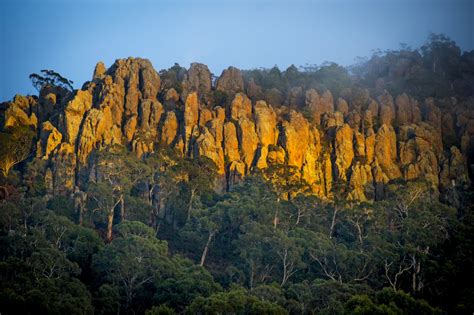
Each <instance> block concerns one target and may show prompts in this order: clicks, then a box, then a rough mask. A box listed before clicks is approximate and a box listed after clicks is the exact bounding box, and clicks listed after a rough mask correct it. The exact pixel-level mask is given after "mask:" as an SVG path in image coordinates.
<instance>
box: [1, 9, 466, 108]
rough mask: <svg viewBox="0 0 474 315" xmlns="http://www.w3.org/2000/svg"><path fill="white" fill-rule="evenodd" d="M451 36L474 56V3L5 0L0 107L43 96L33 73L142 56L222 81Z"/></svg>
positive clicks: (78, 76) (86, 76)
mask: <svg viewBox="0 0 474 315" xmlns="http://www.w3.org/2000/svg"><path fill="white" fill-rule="evenodd" d="M430 32H434V33H444V34H446V35H448V36H449V37H451V39H453V40H455V41H456V42H457V44H458V45H459V46H460V47H461V49H462V50H463V51H466V50H473V49H474V0H430V1H429V0H398V1H395V0H314V1H305V0H286V1H283V0H274V1H271V0H254V1H252V0H241V1H237V0H220V1H219V0H210V1H206V0H203V1H198V0H174V1H172V0H167V1H159V0H156V1H151V0H102V1H101V0H95V1H93V0H75V1H73V0H63V1H60V0H28V1H27V0H0V102H1V101H6V100H10V99H11V98H12V97H13V96H14V95H15V94H17V93H19V94H36V93H37V92H36V90H35V89H34V88H33V86H32V85H31V82H30V81H29V79H28V76H29V74H30V73H33V72H39V71H40V70H41V69H53V70H55V71H57V72H59V73H61V74H62V75H63V76H65V77H67V78H69V79H71V80H73V81H74V87H75V88H80V87H81V86H82V84H83V83H84V82H85V81H87V80H90V79H91V76H92V72H93V70H94V67H95V64H96V63H97V62H98V61H103V62H105V64H106V65H107V66H110V65H112V64H113V62H114V61H115V60H116V59H118V58H127V57H130V56H132V57H143V58H148V59H149V60H151V62H152V63H153V65H154V67H155V69H156V70H157V71H158V70H160V69H164V68H169V67H171V66H172V65H173V64H174V63H175V62H178V63H179V64H180V65H182V66H185V67H189V64H190V63H191V62H202V63H205V64H207V65H208V66H209V68H210V70H211V71H212V72H213V73H214V74H216V75H219V74H220V73H221V71H222V70H223V69H225V68H227V67H228V66H230V65H233V66H236V67H238V68H240V69H251V68H259V67H272V66H274V65H278V67H279V68H280V69H282V70H284V69H286V68H287V67H288V66H290V65H291V64H295V65H296V66H300V65H305V64H307V63H308V64H321V63H323V62H324V61H333V62H336V63H338V64H341V65H350V64H352V63H354V61H355V58H356V57H358V56H370V55H371V54H372V51H373V50H374V49H381V50H386V49H396V48H398V47H399V44H400V43H406V44H408V45H410V46H411V47H414V48H416V47H419V46H421V45H422V44H423V43H424V42H425V40H426V38H427V36H428V35H429V33H430Z"/></svg>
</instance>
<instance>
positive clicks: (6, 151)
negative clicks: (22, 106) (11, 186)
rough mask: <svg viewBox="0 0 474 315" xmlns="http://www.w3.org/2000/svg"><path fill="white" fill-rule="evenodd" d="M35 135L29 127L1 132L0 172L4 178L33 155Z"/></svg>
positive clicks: (17, 127) (18, 127) (13, 128)
mask: <svg viewBox="0 0 474 315" xmlns="http://www.w3.org/2000/svg"><path fill="white" fill-rule="evenodd" d="M34 137H35V133H34V131H33V130H31V129H30V127H28V126H16V127H10V128H8V129H7V130H5V131H4V132H0V170H1V171H2V175H3V177H4V178H7V177H8V173H9V172H10V170H11V169H12V168H13V167H14V166H15V165H17V164H18V163H20V162H22V161H24V160H25V159H27V158H28V156H29V155H30V154H31V150H32V145H33V140H34Z"/></svg>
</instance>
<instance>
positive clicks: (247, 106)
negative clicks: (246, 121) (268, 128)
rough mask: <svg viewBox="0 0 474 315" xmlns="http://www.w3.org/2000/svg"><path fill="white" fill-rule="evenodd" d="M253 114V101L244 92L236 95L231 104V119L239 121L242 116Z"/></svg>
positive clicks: (248, 116)
mask: <svg viewBox="0 0 474 315" xmlns="http://www.w3.org/2000/svg"><path fill="white" fill-rule="evenodd" d="M251 116H252V101H251V100H250V99H249V98H248V97H247V95H245V94H243V93H238V94H237V95H235V97H234V99H233V100H232V103H231V104H230V119H233V120H235V121H238V120H239V119H240V118H241V117H244V118H250V117H251Z"/></svg>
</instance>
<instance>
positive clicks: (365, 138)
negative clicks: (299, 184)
mask: <svg viewBox="0 0 474 315" xmlns="http://www.w3.org/2000/svg"><path fill="white" fill-rule="evenodd" d="M212 82H213V80H212V75H211V72H210V71H209V69H208V68H207V66H205V65H202V64H196V63H194V64H192V65H191V67H190V69H189V70H188V71H187V73H186V74H185V75H184V77H183V80H182V81H181V82H180V83H181V85H180V86H181V91H177V90H176V89H175V88H170V87H162V85H161V79H160V75H159V74H158V72H156V71H155V69H154V68H153V66H152V65H151V63H150V62H149V61H148V60H146V59H139V58H128V59H120V60H117V61H116V62H115V63H114V64H113V65H112V66H111V67H109V68H108V69H107V68H106V67H105V65H104V64H103V63H98V64H97V66H96V68H95V70H94V74H93V78H92V80H91V81H90V82H86V83H85V84H84V85H83V87H82V89H80V90H76V91H74V92H73V93H69V94H68V93H64V91H63V90H61V89H45V90H44V91H41V93H40V96H39V97H38V98H35V97H31V96H27V97H24V96H16V97H15V98H14V99H13V100H12V101H11V102H8V103H4V104H2V106H3V109H2V111H3V114H2V115H3V116H4V117H3V125H4V127H8V126H15V125H30V126H32V127H33V128H35V129H36V130H37V134H38V140H37V145H36V152H35V155H36V157H37V158H39V159H43V160H45V161H46V162H47V165H48V169H47V174H48V176H45V180H46V181H49V183H47V186H50V187H52V190H53V191H54V192H55V193H60V194H68V193H72V192H73V191H75V190H77V189H81V188H82V187H83V186H84V184H85V182H86V181H87V180H88V178H89V176H90V172H91V169H92V168H93V165H92V163H93V159H92V158H91V156H93V153H94V152H95V151H96V150H101V149H103V148H106V147H107V146H110V145H114V144H120V145H124V146H126V147H128V148H129V149H130V150H133V151H134V152H135V153H136V155H137V156H138V157H141V156H143V155H146V154H148V153H150V152H153V151H156V150H159V149H160V148H163V147H171V148H173V149H175V150H176V151H177V152H178V154H179V155H181V156H189V157H196V156H206V157H208V158H210V159H211V160H212V161H214V163H215V164H216V166H217V170H218V173H219V176H220V177H221V182H222V183H223V184H222V185H221V186H222V188H225V189H230V188H231V187H232V185H233V184H235V183H236V182H237V181H238V180H239V179H241V178H243V177H244V176H246V175H247V174H249V173H250V172H252V171H254V170H263V171H265V170H267V169H269V168H270V167H272V166H289V167H292V168H294V169H295V170H297V174H298V175H297V176H299V178H300V179H302V180H303V182H304V183H305V186H306V188H307V191H308V192H310V193H313V194H315V195H317V196H319V197H321V198H331V197H332V193H333V187H335V186H336V185H337V186H338V187H339V185H340V184H341V183H342V184H344V186H345V187H347V193H348V197H349V198H350V199H354V200H359V201H364V200H374V199H376V200H378V199H382V198H383V195H384V185H385V184H387V183H388V182H389V181H392V180H398V179H403V180H413V179H425V180H427V181H428V182H429V183H431V185H432V187H433V189H434V190H435V191H440V192H443V191H445V190H447V189H450V187H453V186H466V185H469V184H470V179H469V175H468V174H469V172H468V168H469V167H468V163H469V161H473V156H472V151H473V149H474V111H472V110H470V108H473V107H472V104H471V106H469V104H467V103H466V101H463V102H460V101H458V100H456V99H454V98H451V99H447V100H435V99H432V98H428V99H426V100H422V101H420V100H415V99H414V98H412V97H410V96H409V95H406V94H401V95H396V96H395V97H393V96H392V95H390V94H388V93H387V92H385V93H384V94H382V95H379V96H378V97H377V98H370V97H369V98H368V99H367V101H366V102H365V103H364V104H363V105H362V106H359V105H357V104H352V103H351V101H350V100H346V99H343V98H338V99H336V100H334V98H333V96H332V94H331V92H330V91H329V90H326V91H323V92H318V91H317V90H316V89H313V88H311V89H308V90H306V91H305V90H303V89H302V88H301V87H300V88H296V89H295V88H293V89H291V93H290V94H289V95H288V97H287V100H286V103H285V104H283V106H281V104H272V103H270V102H269V100H271V98H270V99H269V98H265V97H263V96H262V89H261V87H259V86H258V85H257V84H256V83H255V82H253V81H250V82H244V79H243V76H242V74H241V72H240V71H239V70H238V69H236V68H233V67H230V68H228V69H227V70H224V71H223V73H222V75H221V76H220V77H219V78H218V79H217V81H216V84H215V85H214V84H213V83H212ZM213 91H221V92H224V93H227V94H228V96H229V102H228V103H227V104H218V105H217V104H215V103H213V99H212V97H210V94H211V93H212V92H213ZM255 91H257V92H255ZM255 95H258V96H255ZM255 97H258V98H259V99H255ZM441 102H444V104H443V105H446V104H445V103H449V104H448V105H449V106H443V108H450V110H449V111H446V110H441V109H440V106H438V105H439V104H440V103H441ZM276 105H278V106H276ZM447 139H456V140H457V143H459V144H458V145H451V144H449V142H448V141H447Z"/></svg>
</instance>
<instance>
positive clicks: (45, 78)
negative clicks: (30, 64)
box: [30, 70, 74, 92]
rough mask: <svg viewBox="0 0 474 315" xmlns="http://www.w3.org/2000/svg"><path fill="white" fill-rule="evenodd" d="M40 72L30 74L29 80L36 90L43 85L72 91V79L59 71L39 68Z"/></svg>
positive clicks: (40, 88)
mask: <svg viewBox="0 0 474 315" xmlns="http://www.w3.org/2000/svg"><path fill="white" fill-rule="evenodd" d="M40 72H41V74H37V73H32V74H30V80H31V83H32V84H33V86H34V87H35V89H36V90H38V92H40V91H41V90H42V89H43V88H44V87H46V86H50V87H61V88H63V89H65V90H68V91H70V92H72V91H73V90H74V88H73V87H72V84H73V83H74V82H73V81H71V80H69V79H66V78H65V77H63V76H62V75H60V74H59V73H57V72H56V71H54V70H41V71H40Z"/></svg>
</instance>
